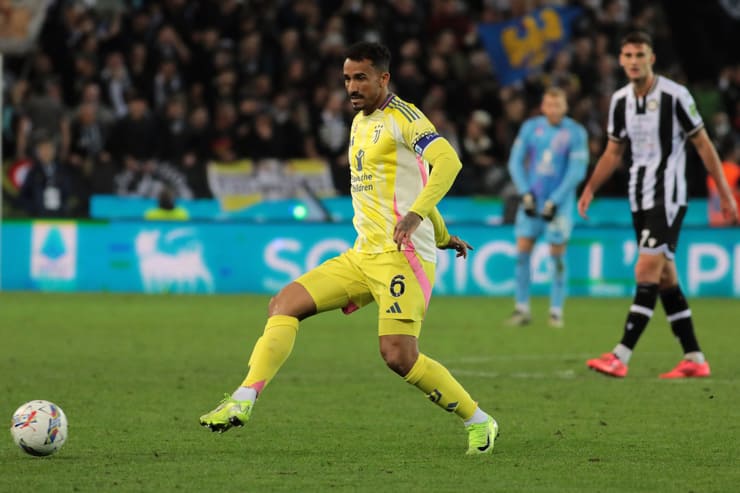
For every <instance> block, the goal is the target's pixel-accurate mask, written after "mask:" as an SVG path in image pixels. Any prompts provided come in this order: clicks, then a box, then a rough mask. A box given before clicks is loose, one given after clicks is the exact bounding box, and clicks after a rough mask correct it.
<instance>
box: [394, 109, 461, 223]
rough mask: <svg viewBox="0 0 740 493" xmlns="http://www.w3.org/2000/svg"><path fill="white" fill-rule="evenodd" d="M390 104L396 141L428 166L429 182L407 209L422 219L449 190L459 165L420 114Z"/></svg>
mask: <svg viewBox="0 0 740 493" xmlns="http://www.w3.org/2000/svg"><path fill="white" fill-rule="evenodd" d="M394 104H395V107H394V109H395V110H396V112H397V115H396V118H395V120H396V123H397V124H398V126H399V127H400V130H401V132H400V136H399V137H400V139H402V140H403V142H402V143H403V145H405V146H406V147H408V148H409V149H411V150H412V151H413V152H415V153H416V154H417V155H418V156H421V157H422V158H423V159H424V160H425V161H426V162H428V163H429V164H430V165H431V166H432V172H431V173H430V174H429V181H427V184H426V185H425V186H424V189H423V190H422V192H421V193H420V194H419V196H418V197H416V200H414V203H413V204H412V205H411V208H410V210H411V211H413V212H415V213H417V214H419V215H420V216H421V217H422V218H425V217H428V216H429V214H430V213H431V211H432V209H433V208H434V207H435V206H436V205H437V203H438V202H439V201H440V200H442V197H444V196H445V194H446V193H447V191H448V190H449V189H450V187H452V184H453V183H454V181H455V177H456V176H457V174H458V173H459V172H460V169H461V168H462V163H461V162H460V158H458V156H457V153H456V152H455V149H453V148H452V146H451V145H450V143H449V142H447V139H445V138H444V137H442V136H441V135H439V134H438V133H437V129H436V128H434V125H433V124H432V122H430V121H429V119H427V117H426V116H425V115H424V114H423V113H422V112H421V111H419V110H418V109H417V108H416V107H415V106H413V105H411V104H407V103H404V102H400V101H399V102H397V103H394Z"/></svg>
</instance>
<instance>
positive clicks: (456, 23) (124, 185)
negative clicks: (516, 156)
mask: <svg viewBox="0 0 740 493" xmlns="http://www.w3.org/2000/svg"><path fill="white" fill-rule="evenodd" d="M546 4H547V5H551V4H558V5H578V6H580V7H581V8H582V9H583V13H582V15H580V16H579V17H578V19H577V20H576V22H575V25H574V26H573V33H572V36H571V38H570V40H569V42H568V43H567V45H566V47H565V48H564V49H563V50H561V51H560V52H558V53H557V54H556V55H555V56H554V57H553V58H552V59H551V60H550V61H549V62H548V63H547V64H546V66H545V67H544V70H542V71H539V72H536V73H533V74H531V75H530V76H529V77H527V78H526V79H525V80H523V81H521V82H520V83H517V84H514V85H510V86H506V87H504V86H502V85H501V84H500V82H499V80H498V78H497V74H496V73H495V71H494V69H493V65H492V63H491V59H490V57H489V54H488V53H487V52H486V51H485V50H484V49H483V47H482V43H481V40H480V39H479V37H478V35H477V29H476V26H477V25H478V23H481V22H486V23H488V22H498V21H504V20H507V19H511V18H515V17H518V16H521V15H524V14H526V13H527V12H530V11H531V10H532V9H533V8H535V7H538V6H542V5H546ZM666 17H667V13H666V12H665V10H664V9H662V8H661V6H660V4H656V2H648V1H644V0H642V1H641V0H631V1H629V0H582V1H572V2H565V1H560V2H553V1H549V2H545V1H537V0H478V1H466V2H463V1H460V0H429V1H423V2H417V1H414V0H378V1H368V0H322V1H311V0H294V1H269V0H251V1H250V0H243V1H240V0H200V1H195V0H151V1H144V0H127V1H124V0H87V1H71V0H67V1H65V0H57V1H55V2H52V4H51V6H50V7H49V11H48V15H47V17H46V21H45V24H44V27H43V29H42V31H41V34H40V37H39V40H38V49H37V50H36V51H34V52H33V53H32V54H30V55H27V56H16V57H6V59H5V71H4V74H3V77H4V82H5V83H4V86H3V87H4V88H5V94H4V106H3V135H2V137H3V154H4V156H5V159H6V160H10V161H13V162H17V161H18V160H22V159H26V158H33V157H34V156H35V155H36V154H37V153H36V152H35V148H36V147H37V146H43V145H45V144H46V143H48V141H49V139H52V140H53V142H54V143H55V144H56V154H55V156H52V160H53V161H55V162H56V163H58V164H57V168H56V171H55V174H56V175H57V188H59V189H60V192H61V194H60V197H59V199H60V200H63V201H64V202H65V208H64V214H65V215H70V216H78V217H85V216H86V215H87V214H88V201H89V197H90V196H91V195H92V194H120V195H140V196H147V197H155V196H157V195H158V194H159V192H160V191H161V190H162V188H163V187H166V188H168V189H170V190H174V191H175V193H176V195H177V196H178V197H184V198H189V197H208V196H209V195H210V190H209V187H208V183H207V179H206V164H207V163H208V162H210V161H218V162H222V163H228V162H232V161H235V160H238V159H251V160H260V159H263V158H278V159H289V158H298V157H310V158H320V159H323V160H325V161H326V162H327V163H328V165H329V167H330V169H331V174H332V177H333V180H334V184H335V187H336V189H337V191H338V192H339V193H341V194H347V193H348V192H349V173H348V171H347V166H348V161H347V155H346V146H347V136H348V134H349V124H350V122H351V119H352V117H353V112H352V110H351V107H350V106H349V105H348V103H347V97H346V94H345V91H344V86H343V80H342V76H341V67H342V62H343V57H344V50H345V48H346V47H347V46H348V45H349V44H350V43H353V42H355V41H358V40H361V39H364V40H378V41H382V42H384V43H386V44H387V45H388V46H389V47H391V49H392V50H393V53H392V54H393V61H392V66H391V73H392V74H393V75H392V82H391V87H392V89H393V91H394V92H397V93H398V94H399V95H400V96H401V97H403V98H405V99H406V100H409V101H411V102H413V103H415V104H416V105H417V106H419V107H420V108H421V109H422V110H423V111H424V112H425V114H427V115H428V116H429V117H430V119H431V120H432V122H433V123H434V124H435V126H436V127H437V129H438V131H439V132H440V133H441V134H443V135H444V136H445V137H446V138H447V139H448V140H449V141H450V142H451V143H452V145H453V146H454V147H455V148H456V150H457V151H458V152H459V154H460V156H461V159H462V162H463V163H464V168H463V170H462V172H461V174H460V176H459V177H458V179H457V181H456V183H455V185H454V188H453V190H452V191H451V193H452V194H457V195H471V194H481V195H489V196H506V195H507V194H512V193H515V192H514V191H513V187H512V186H511V180H510V178H509V176H508V172H507V170H506V162H507V158H508V152H509V149H510V147H511V144H512V142H513V139H514V137H515V136H516V133H517V131H518V129H519V127H520V125H521V123H522V122H523V121H524V119H525V118H527V117H528V116H531V115H532V114H534V113H536V112H537V111H538V108H539V103H540V99H541V96H542V93H543V90H544V88H545V87H547V86H549V85H557V86H559V87H562V88H563V89H565V91H566V93H567V95H568V99H569V102H570V114H571V116H573V118H575V119H576V120H577V121H579V122H581V123H582V124H583V125H584V126H585V127H586V129H587V130H588V133H589V147H590V150H591V157H592V159H595V158H596V157H597V156H598V155H599V154H600V152H601V150H602V149H603V146H604V142H605V121H606V114H607V110H608V105H609V98H610V96H611V94H612V93H613V91H614V90H615V89H617V88H618V87H620V86H621V85H622V84H623V83H624V79H623V76H622V71H621V69H620V67H619V64H618V60H617V57H616V55H617V54H618V52H619V39H620V37H621V35H622V34H623V33H624V32H626V31H627V30H629V29H632V28H642V29H645V30H647V31H649V32H650V33H651V34H652V36H653V37H654V40H655V45H656V53H657V63H656V71H657V72H658V73H659V74H660V73H662V74H665V75H667V76H669V77H671V78H673V79H674V80H677V81H679V82H682V83H686V84H687V85H689V87H690V88H691V90H692V93H693V94H694V96H695V97H696V99H697V103H698V105H699V110H700V111H701V113H702V115H703V116H704V120H705V123H706V125H707V127H708V131H709V134H710V136H711V137H712V138H713V140H714V141H715V144H716V145H717V147H718V149H719V150H720V154H721V156H722V158H723V159H724V160H728V161H735V162H737V160H738V157H740V156H738V147H739V146H738V142H739V141H740V63H737V60H734V61H732V62H731V63H730V62H727V61H722V63H725V65H723V66H722V67H720V69H719V70H718V73H717V74H716V77H715V75H714V74H709V75H708V76H707V78H705V80H687V75H686V73H684V71H683V70H682V66H683V65H682V63H681V59H680V56H679V54H678V53H677V49H676V43H675V38H674V36H673V35H672V34H671V29H670V24H669V23H668V22H667V20H666ZM689 168H690V170H689V173H690V174H691V176H690V177H689V183H690V184H691V186H692V187H694V188H693V190H691V192H692V194H693V195H703V194H705V193H706V185H705V179H704V171H703V167H701V166H700V165H696V166H689ZM42 178H43V177H42ZM624 180H626V173H624V172H622V173H618V174H617V176H616V179H614V180H612V182H610V184H609V185H608V186H607V187H606V189H605V190H603V192H602V193H605V194H611V195H623V194H624V190H626V186H625V185H624ZM36 181H37V182H39V183H40V182H41V181H43V180H42V179H41V178H40V179H39V180H36ZM33 186H34V183H33V181H32V182H29V183H28V184H27V185H26V188H27V189H29V190H27V191H26V194H25V195H24V193H19V200H18V203H19V204H20V205H23V206H25V209H26V211H28V213H30V214H32V215H44V213H43V210H39V209H38V207H34V206H33V204H32V202H33V201H32V200H29V199H28V198H29V197H31V196H33V190H30V189H32V188H33ZM36 195H37V196H38V193H37V194H36ZM23 197H26V200H25V201H24V199H23ZM42 209H43V207H42Z"/></svg>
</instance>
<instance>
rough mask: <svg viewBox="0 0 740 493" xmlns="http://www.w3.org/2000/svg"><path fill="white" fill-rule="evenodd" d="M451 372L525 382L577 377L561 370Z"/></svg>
mask: <svg viewBox="0 0 740 493" xmlns="http://www.w3.org/2000/svg"><path fill="white" fill-rule="evenodd" d="M450 372H451V373H453V374H455V375H463V376H468V377H480V378H500V377H505V378H521V379H523V380H542V379H550V378H562V379H568V380H570V379H573V378H575V377H576V372H575V371H573V370H561V371H554V372H552V373H543V372H534V373H533V372H524V371H518V372H514V373H506V374H504V373H497V372H493V371H475V370H462V369H459V368H450Z"/></svg>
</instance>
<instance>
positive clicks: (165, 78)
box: [152, 58, 185, 111]
mask: <svg viewBox="0 0 740 493" xmlns="http://www.w3.org/2000/svg"><path fill="white" fill-rule="evenodd" d="M184 90H185V83H184V81H183V80H182V77H181V76H180V73H179V72H178V69H177V63H176V62H175V60H174V59H173V58H163V59H162V60H161V61H160V62H159V68H158V70H157V73H156V74H154V89H153V91H152V92H153V97H154V110H155V111H160V110H163V109H164V106H165V104H167V101H169V100H170V98H171V97H172V96H174V95H175V94H179V93H180V92H182V91H184Z"/></svg>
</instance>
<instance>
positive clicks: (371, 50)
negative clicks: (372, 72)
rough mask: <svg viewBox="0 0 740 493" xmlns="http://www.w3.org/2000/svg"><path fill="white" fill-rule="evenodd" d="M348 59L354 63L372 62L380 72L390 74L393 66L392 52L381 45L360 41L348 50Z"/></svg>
mask: <svg viewBox="0 0 740 493" xmlns="http://www.w3.org/2000/svg"><path fill="white" fill-rule="evenodd" d="M346 58H349V59H350V60H352V61H354V62H359V61H362V60H370V61H371V62H372V63H373V66H374V67H375V68H376V69H377V70H379V71H380V72H388V70H389V68H390V65H391V52H390V50H389V49H388V48H386V47H385V46H384V45H382V44H380V43H373V42H370V41H360V42H358V43H355V44H353V45H352V46H350V47H349V48H348V49H347V55H346Z"/></svg>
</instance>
